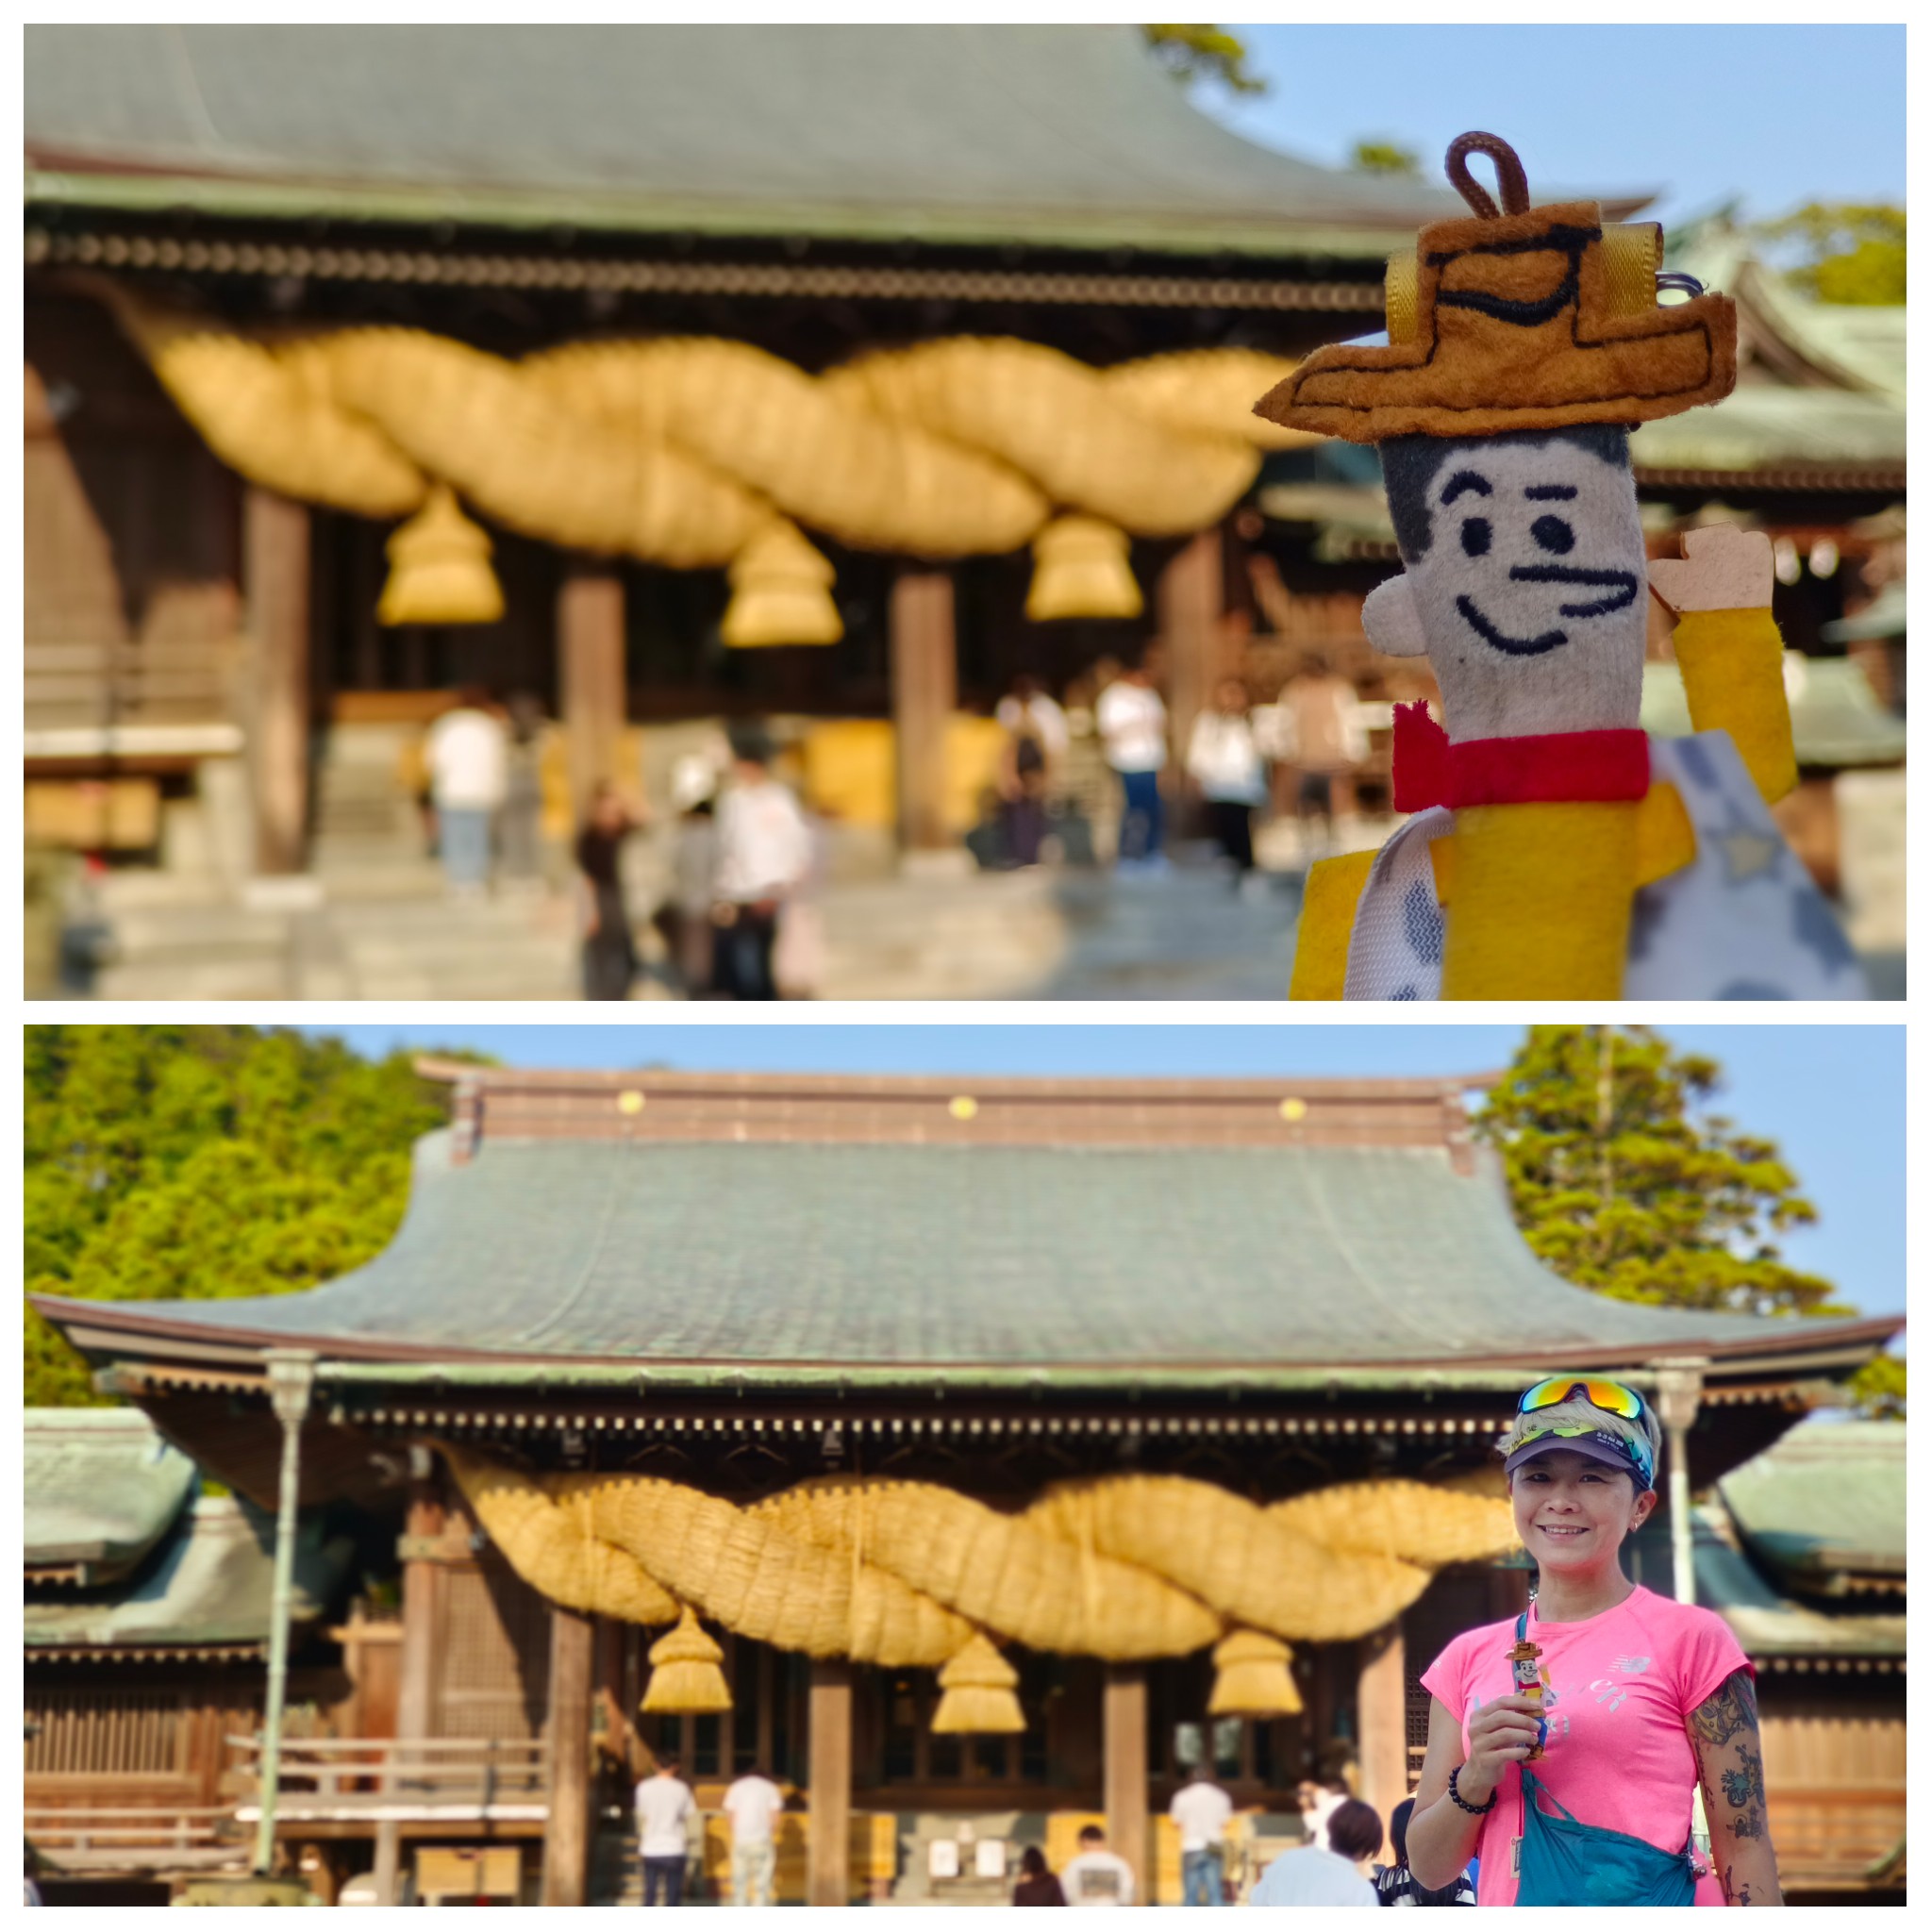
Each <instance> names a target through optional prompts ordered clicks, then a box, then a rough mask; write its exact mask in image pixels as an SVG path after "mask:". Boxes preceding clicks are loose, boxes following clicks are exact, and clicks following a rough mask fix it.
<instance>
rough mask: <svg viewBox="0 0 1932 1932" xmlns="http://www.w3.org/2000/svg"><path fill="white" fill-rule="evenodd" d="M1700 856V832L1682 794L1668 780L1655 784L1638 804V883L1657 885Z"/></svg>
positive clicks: (1641, 884)
mask: <svg viewBox="0 0 1932 1932" xmlns="http://www.w3.org/2000/svg"><path fill="white" fill-rule="evenodd" d="M1696 857H1697V832H1696V828H1695V827H1694V826H1693V825H1692V824H1691V814H1690V813H1689V812H1688V811H1687V810H1686V809H1685V808H1684V799H1683V794H1682V793H1681V792H1679V791H1678V790H1677V788H1676V787H1675V786H1674V785H1673V784H1671V783H1670V782H1669V781H1668V780H1665V781H1664V782H1663V783H1661V784H1657V785H1653V786H1652V787H1651V788H1650V790H1649V791H1647V792H1645V793H1644V795H1643V800H1642V803H1641V804H1640V805H1639V806H1638V808H1637V884H1639V885H1640V886H1649V885H1655V884H1656V882H1657V880H1658V879H1662V878H1668V877H1669V876H1670V875H1671V874H1672V873H1674V872H1680V871H1682V869H1683V868H1684V867H1685V866H1687V865H1689V864H1690V863H1691V860H1692V859H1693V858H1696Z"/></svg>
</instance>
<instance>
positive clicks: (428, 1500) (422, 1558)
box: [375, 1446, 447, 1906]
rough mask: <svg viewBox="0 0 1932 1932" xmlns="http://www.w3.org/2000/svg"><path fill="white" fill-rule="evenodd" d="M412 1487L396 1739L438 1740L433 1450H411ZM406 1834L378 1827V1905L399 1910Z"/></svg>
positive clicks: (438, 1586)
mask: <svg viewBox="0 0 1932 1932" xmlns="http://www.w3.org/2000/svg"><path fill="white" fill-rule="evenodd" d="M409 1459H410V1464H411V1472H410V1473H411V1477H412V1480H411V1484H410V1489H409V1507H408V1515H407V1516H406V1518H405V1519H404V1524H403V1538H402V1542H401V1544H400V1545H399V1553H400V1555H401V1557H402V1565H403V1635H402V1644H401V1650H402V1656H401V1658H400V1660H399V1662H398V1665H397V1675H398V1683H397V1686H396V1731H395V1734H396V1737H397V1739H398V1740H405V1739H416V1738H433V1737H434V1736H435V1735H436V1725H437V1720H438V1716H439V1712H438V1699H437V1694H436V1693H437V1687H438V1684H439V1682H440V1681H441V1673H440V1664H441V1656H442V1647H443V1645H442V1625H443V1606H444V1604H445V1601H446V1599H447V1592H446V1591H445V1590H444V1587H443V1566H442V1562H441V1557H440V1555H439V1554H438V1551H439V1546H440V1544H441V1541H442V1535H443V1530H444V1527H445V1524H446V1511H445V1510H444V1507H443V1495H442V1485H441V1480H440V1478H439V1475H438V1473H437V1469H436V1463H435V1459H434V1457H432V1456H431V1454H430V1452H429V1451H428V1450H427V1449H424V1448H422V1447H420V1446H419V1447H412V1448H411V1449H410V1451H409ZM401 1867H402V1833H401V1830H400V1828H399V1827H398V1825H397V1824H396V1823H395V1821H394V1820H393V1819H391V1820H386V1821H384V1822H383V1823H382V1824H378V1825H377V1826H376V1833H375V1899H376V1903H377V1904H378V1905H385V1906H387V1905H399V1904H400V1903H401V1902H402V1900H401V1892H400V1890H399V1883H400V1879H401V1875H402V1874H401Z"/></svg>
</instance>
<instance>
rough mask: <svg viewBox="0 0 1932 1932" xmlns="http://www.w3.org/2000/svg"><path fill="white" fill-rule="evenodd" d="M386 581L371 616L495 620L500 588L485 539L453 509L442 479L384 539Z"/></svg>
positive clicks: (406, 620)
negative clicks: (404, 521) (403, 523)
mask: <svg viewBox="0 0 1932 1932" xmlns="http://www.w3.org/2000/svg"><path fill="white" fill-rule="evenodd" d="M388 549H389V561H390V573H389V582H388V583H386V584H385V585H384V586H383V587H382V601H381V602H380V603H379V604H378V605H377V606H376V611H375V614H376V619H377V621H378V622H379V623H382V624H386V625H396V624H494V623H496V621H497V620H498V619H499V618H500V617H502V615H503V587H502V586H501V585H500V584H499V583H498V582H497V581H496V574H495V572H493V571H492V570H491V568H490V539H489V538H488V537H487V536H486V535H485V534H484V533H483V532H482V531H481V530H480V529H478V528H477V526H476V525H475V524H473V523H472V522H471V521H470V520H469V518H468V517H466V516H465V515H464V514H463V513H462V511H461V510H460V509H458V508H457V499H456V492H455V491H453V490H452V489H451V488H450V487H449V485H448V484H447V483H438V484H435V485H434V486H432V488H431V490H430V491H429V501H428V502H427V503H425V505H424V506H423V508H421V509H420V510H419V511H418V512H417V513H416V514H415V515H414V516H412V517H411V518H410V519H409V521H408V523H407V524H405V525H403V526H402V527H401V528H400V529H399V530H397V531H396V533H395V535H394V536H392V537H391V539H390V540H389V545H388Z"/></svg>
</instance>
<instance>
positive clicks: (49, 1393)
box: [25, 1026, 445, 1406]
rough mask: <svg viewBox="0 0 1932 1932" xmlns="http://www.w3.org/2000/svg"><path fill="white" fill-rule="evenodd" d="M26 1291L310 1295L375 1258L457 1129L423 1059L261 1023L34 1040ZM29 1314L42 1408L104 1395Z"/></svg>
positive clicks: (31, 1392)
mask: <svg viewBox="0 0 1932 1932" xmlns="http://www.w3.org/2000/svg"><path fill="white" fill-rule="evenodd" d="M25 1060H26V1068H25V1074H26V1077H25V1090H26V1091H25V1280H26V1286H27V1289H28V1291H30V1292H33V1293H41V1294H58V1295H65V1296H70V1297H75V1298H77V1299H83V1300H97V1301H145V1300H182V1301H221V1300H227V1299H230V1298H232V1297H235V1296H238V1295H257V1294H283V1293H291V1292H293V1291H297V1290H300V1289H305V1288H312V1287H314V1286H315V1285H316V1284H317V1283H318V1282H322V1281H326V1280H329V1279H331V1278H332V1277H333V1276H335V1275H338V1274H343V1273H345V1272H346V1271H347V1270H349V1269H351V1268H355V1267H359V1266H360V1265H361V1264H362V1263H363V1262H364V1261H367V1260H369V1259H371V1258H372V1257H374V1256H375V1255H376V1254H377V1253H379V1252H380V1251H381V1249H382V1248H383V1247H384V1246H385V1245H386V1243H387V1242H388V1241H390V1239H391V1236H392V1235H393V1234H394V1232H395V1229H396V1226H397V1224H398V1223H399V1222H400V1221H401V1219H402V1213H403V1208H404V1205H405V1202H406V1201H407V1199H408V1180H409V1149H410V1145H411V1143H412V1142H413V1141H415V1140H416V1138H417V1137H418V1136H419V1135H421V1134H423V1133H425V1132H427V1131H428V1130H429V1129H430V1128H432V1127H435V1126H439V1125H441V1124H442V1121H443V1119H444V1116H445V1108H444V1105H443V1100H442V1095H441V1090H439V1089H438V1088H435V1087H433V1086H431V1085H430V1084H429V1083H428V1082H426V1081H425V1080H423V1079H421V1078H420V1077H419V1076H418V1075H417V1074H416V1073H415V1071H414V1069H413V1066H412V1065H411V1062H410V1059H409V1058H408V1056H406V1055H401V1054H397V1055H391V1057H390V1058H388V1059H386V1060H383V1061H381V1062H379V1063H375V1062H371V1061H368V1060H364V1059H362V1058H359V1057H358V1056H357V1055H356V1054H354V1053H352V1052H351V1051H350V1050H349V1049H348V1048H347V1047H346V1046H344V1045H343V1044H342V1043H341V1041H330V1040H312V1039H308V1038H305V1037H304V1036H302V1035H300V1034H296V1033H292V1032H286V1031H280V1032H268V1031H263V1030H260V1029H258V1028H255V1027H250V1026H29V1027H27V1028H25ZM99 1399H100V1398H98V1397H97V1396H96V1395H95V1394H94V1392H93V1389H92V1381H91V1379H90V1376H89V1373H88V1368H87V1364H86V1363H85V1362H84V1361H82V1360H81V1358H80V1357H78V1356H77V1355H75V1352H74V1351H73V1350H72V1349H71V1348H69V1347H68V1345H67V1344H66V1343H65V1342H64V1341H61V1339H60V1338H59V1336H58V1334H57V1333H56V1332H55V1331H54V1330H53V1329H52V1328H51V1327H50V1326H49V1325H48V1324H46V1323H44V1322H43V1321H42V1320H41V1318H40V1317H39V1316H38V1315H36V1314H35V1313H34V1312H33V1311H32V1309H31V1308H29V1309H28V1310H27V1311H26V1342H25V1400H26V1401H27V1403H28V1404H30V1405H34V1404H40V1405H55V1406H75V1405H82V1404H87V1403H91V1402H94V1401H97V1400H99Z"/></svg>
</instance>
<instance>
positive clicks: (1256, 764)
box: [1188, 677, 1268, 884]
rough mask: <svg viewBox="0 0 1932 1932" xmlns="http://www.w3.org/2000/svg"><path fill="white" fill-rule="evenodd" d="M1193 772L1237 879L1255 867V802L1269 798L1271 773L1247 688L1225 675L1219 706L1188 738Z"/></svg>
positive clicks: (1204, 714) (1216, 702) (1198, 721)
mask: <svg viewBox="0 0 1932 1932" xmlns="http://www.w3.org/2000/svg"><path fill="white" fill-rule="evenodd" d="M1188 775H1189V777H1191V779H1192V780H1193V781H1194V783H1195V784H1196V785H1197V786H1198V787H1199V788H1200V791H1201V798H1202V802H1203V803H1204V804H1205V805H1206V806H1207V808H1208V823H1209V824H1210V825H1211V826H1212V827H1213V831H1214V842H1215V843H1216V844H1217V845H1219V846H1220V847H1221V850H1222V855H1223V857H1224V858H1226V859H1227V861H1228V862H1229V864H1231V865H1232V866H1233V867H1234V875H1235V880H1236V883H1237V884H1241V883H1243V882H1244V881H1245V880H1246V879H1247V876H1248V874H1250V873H1252V872H1253V871H1254V869H1255V808H1256V807H1257V806H1258V805H1265V804H1266V803H1267V802H1268V780H1267V774H1266V771H1265V769H1264V767H1263V765H1262V762H1261V751H1260V747H1259V745H1258V744H1257V742H1256V739H1255V727H1254V723H1253V720H1252V719H1251V718H1250V717H1249V715H1248V688H1247V686H1246V685H1244V684H1243V683H1242V682H1241V679H1240V678H1239V677H1224V678H1223V679H1222V680H1221V682H1220V683H1219V684H1218V685H1216V686H1215V688H1214V707H1213V708H1212V709H1211V710H1206V711H1203V712H1202V713H1201V714H1200V716H1199V717H1197V718H1196V719H1195V720H1194V728H1193V730H1192V731H1191V733H1190V734H1189V738H1188Z"/></svg>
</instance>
